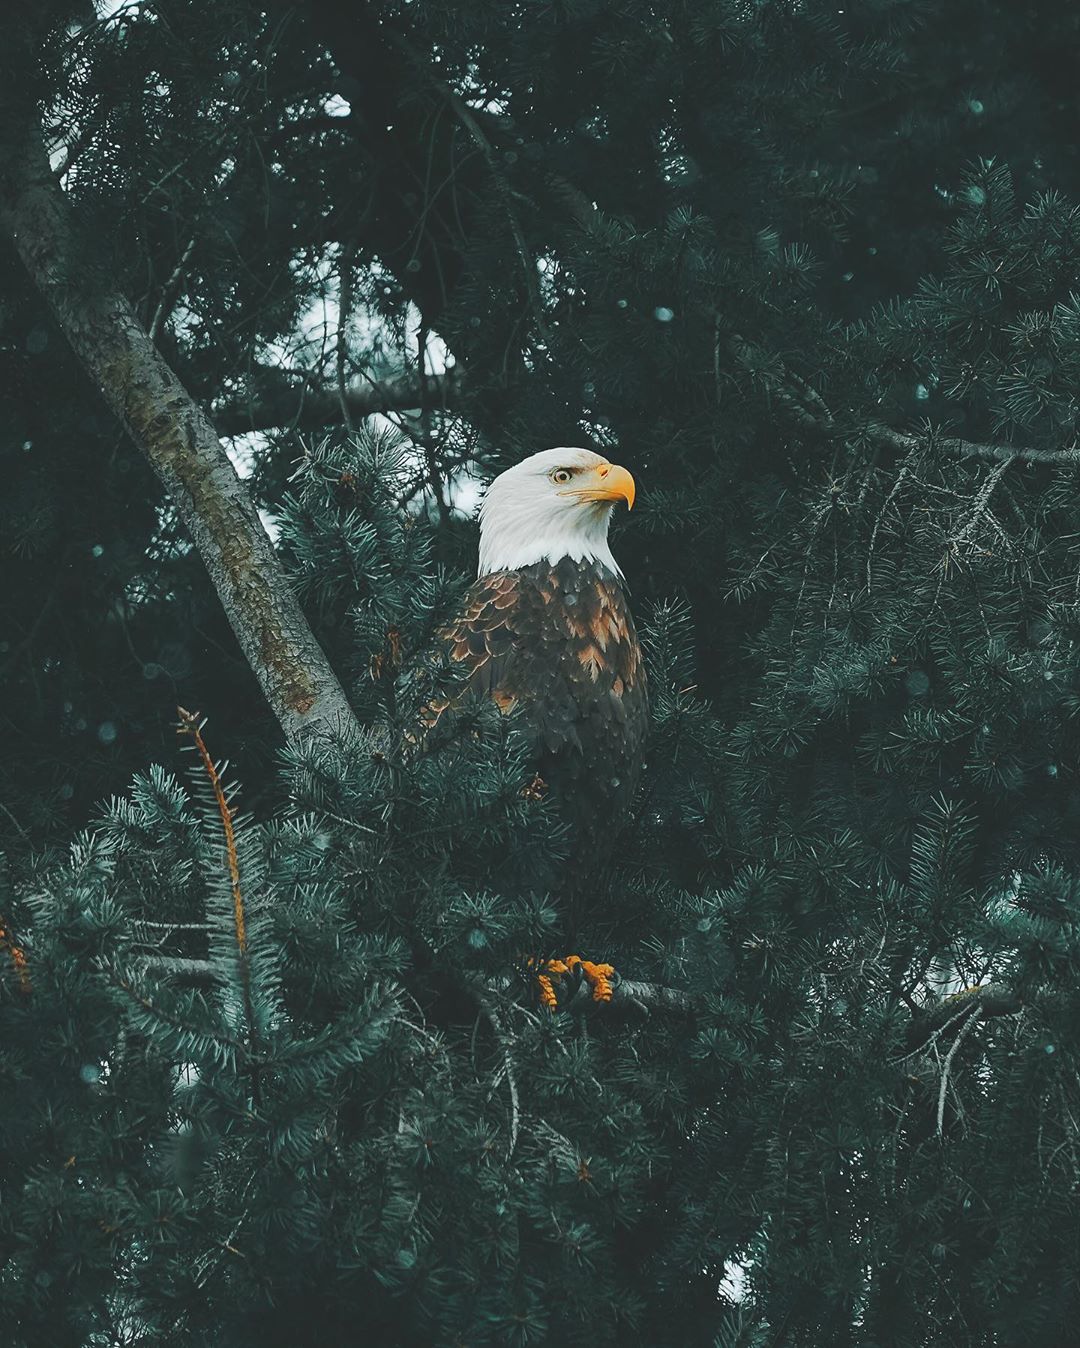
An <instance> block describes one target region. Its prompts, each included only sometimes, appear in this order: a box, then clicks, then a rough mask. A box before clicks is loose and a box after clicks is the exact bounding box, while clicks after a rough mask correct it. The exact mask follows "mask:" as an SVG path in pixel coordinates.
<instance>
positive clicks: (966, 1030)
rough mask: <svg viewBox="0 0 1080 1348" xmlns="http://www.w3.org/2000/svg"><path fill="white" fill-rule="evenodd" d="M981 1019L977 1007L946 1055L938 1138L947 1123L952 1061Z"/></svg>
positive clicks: (942, 1069) (940, 1092)
mask: <svg viewBox="0 0 1080 1348" xmlns="http://www.w3.org/2000/svg"><path fill="white" fill-rule="evenodd" d="M981 1019H982V1007H981V1006H978V1005H976V1007H975V1010H974V1011H973V1012H972V1013H971V1015H970V1016H969V1017H968V1019H967V1020H966V1021H965V1022H964V1024H963V1025H961V1027H960V1033H959V1034H958V1035H957V1036H956V1038H955V1039H954V1040H953V1044H952V1047H951V1048H950V1049H949V1051H948V1053H947V1054H946V1055H945V1062H944V1064H943V1065H942V1068H941V1089H940V1090H939V1091H938V1101H937V1135H938V1137H940V1136H941V1130H942V1126H943V1124H944V1121H945V1096H946V1093H947V1092H948V1089H949V1070H950V1068H951V1067H952V1060H953V1059H954V1058H955V1057H956V1054H957V1052H958V1050H959V1048H960V1045H961V1044H962V1043H963V1042H964V1040H965V1039H966V1038H967V1036H968V1035H969V1034H970V1033H971V1028H972V1026H973V1025H974V1024H975V1022H976V1021H977V1020H981Z"/></svg>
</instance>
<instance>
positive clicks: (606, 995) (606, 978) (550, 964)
mask: <svg viewBox="0 0 1080 1348" xmlns="http://www.w3.org/2000/svg"><path fill="white" fill-rule="evenodd" d="M543 967H544V972H543V973H542V974H537V977H536V981H537V982H538V983H539V984H540V1004H541V1005H542V1006H545V1007H547V1009H548V1010H549V1011H555V1010H557V1009H558V1005H559V999H558V995H557V994H556V992H555V981H556V979H560V978H562V977H563V975H564V974H572V973H574V972H575V971H576V970H580V971H581V975H582V977H583V978H584V979H585V981H586V983H588V985H589V988H590V990H591V991H592V999H593V1001H594V1002H610V1001H611V999H612V996H613V995H614V991H615V989H614V987H613V985H612V982H611V980H612V978H613V976H614V974H615V966H614V965H613V964H596V963H594V962H593V961H592V960H583V959H582V958H581V956H580V955H567V956H566V958H565V959H561V960H558V959H556V960H545V961H544V966H543Z"/></svg>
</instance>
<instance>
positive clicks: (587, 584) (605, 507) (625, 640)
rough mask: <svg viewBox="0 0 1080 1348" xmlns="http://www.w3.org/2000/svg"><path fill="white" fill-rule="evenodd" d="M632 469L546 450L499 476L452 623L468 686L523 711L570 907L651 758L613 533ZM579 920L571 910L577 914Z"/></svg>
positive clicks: (639, 664)
mask: <svg viewBox="0 0 1080 1348" xmlns="http://www.w3.org/2000/svg"><path fill="white" fill-rule="evenodd" d="M619 501H625V503H626V505H627V507H628V508H632V507H633V504H634V479H633V478H632V477H631V476H630V474H629V473H628V472H627V470H626V469H625V468H621V467H620V466H619V465H618V464H614V463H609V462H608V460H607V459H605V458H602V457H601V456H600V455H599V454H594V453H592V452H591V451H590V450H587V449H546V450H543V451H541V452H540V453H539V454H533V455H532V456H531V457H530V458H527V459H524V460H523V461H522V462H521V463H518V464H515V465H514V467H512V468H509V469H507V470H506V472H504V473H502V474H500V475H499V476H498V477H497V478H496V479H495V480H494V481H493V482H492V484H491V486H490V487H489V488H488V491H487V494H486V496H485V498H484V501H483V504H482V506H481V510H480V566H479V575H478V578H477V580H476V582H475V583H474V585H473V586H472V588H471V590H470V591H469V593H468V595H467V597H466V601H465V604H464V607H463V610H462V612H461V614H460V616H459V617H458V619H457V621H456V622H454V623H453V624H452V625H451V626H450V628H449V629H448V631H447V633H446V640H447V645H448V650H449V655H450V659H451V660H452V661H453V662H455V663H456V664H457V665H458V666H459V667H461V668H462V669H463V670H464V671H465V673H466V675H467V685H468V687H469V688H470V689H472V690H473V691H475V692H478V693H481V694H483V695H485V696H488V697H491V698H492V699H493V700H494V701H495V702H496V703H497V705H498V706H499V707H500V708H501V709H502V710H503V711H506V712H509V711H511V710H514V709H520V712H521V718H522V720H523V721H524V722H525V725H526V726H527V728H528V730H529V731H530V733H531V734H532V736H533V737H534V739H535V743H536V751H537V760H536V765H537V773H538V775H539V778H540V779H541V781H542V782H543V784H544V787H545V788H549V789H550V791H551V794H552V798H553V801H554V803H555V805H556V807H557V808H558V810H559V813H560V815H561V817H562V818H563V819H564V820H565V822H566V823H567V825H568V828H569V835H570V848H571V856H570V863H569V865H568V867H567V875H568V877H569V879H568V882H567V885H566V886H565V889H564V894H563V896H562V897H563V898H564V899H566V900H568V906H569V908H570V909H571V911H572V910H573V909H574V908H575V907H576V906H577V904H578V903H580V901H581V900H582V898H583V897H584V895H583V893H582V890H583V887H586V886H587V885H588V884H589V883H590V882H591V881H592V880H593V879H595V876H596V874H597V871H598V868H599V867H601V866H602V864H603V862H604V860H605V858H606V857H607V855H609V853H610V848H611V842H612V839H613V837H614V835H615V834H616V832H617V830H618V826H619V825H620V823H622V822H624V821H625V819H626V817H627V815H628V812H629V807H630V803H631V799H632V796H633V793H634V788H635V785H636V783H637V779H638V775H639V772H640V768H641V758H642V751H643V746H644V742H645V730H646V723H647V720H648V701H647V695H646V687H645V669H644V664H643V661H642V655H641V646H640V644H639V642H638V637H637V632H636V631H635V629H634V620H633V618H632V617H631V616H630V608H629V605H628V603H627V597H626V589H625V587H624V584H623V576H622V572H621V570H620V569H619V566H618V563H617V562H616V561H615V558H614V557H613V556H612V553H611V548H610V546H609V544H608V525H609V524H610V522H611V515H612V512H613V510H614V508H615V505H616V503H617V502H619ZM571 920H572V918H571Z"/></svg>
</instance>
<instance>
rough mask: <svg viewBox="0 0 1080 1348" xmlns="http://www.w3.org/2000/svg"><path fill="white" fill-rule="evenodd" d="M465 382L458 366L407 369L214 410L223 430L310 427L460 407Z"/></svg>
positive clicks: (238, 432)
mask: <svg viewBox="0 0 1080 1348" xmlns="http://www.w3.org/2000/svg"><path fill="white" fill-rule="evenodd" d="M463 383H464V378H463V375H462V373H461V371H460V370H458V369H456V368H451V369H449V370H447V371H446V372H445V373H444V374H434V375H432V374H429V375H425V376H423V377H422V376H421V375H420V374H419V373H417V372H415V371H409V372H408V373H406V374H400V375H395V376H394V377H393V378H392V379H381V380H372V381H370V382H369V383H368V384H367V385H366V386H364V387H360V388H355V387H354V388H344V389H341V388H339V389H335V390H334V391H333V392H323V393H314V394H308V393H304V392H302V391H299V390H297V389H295V388H289V389H284V388H283V389H282V390H281V392H280V394H279V395H278V396H274V395H271V396H270V397H266V396H265V395H264V396H261V397H260V398H258V399H257V400H255V401H252V402H244V401H234V402H226V403H223V404H221V405H220V406H219V407H217V408H216V409H215V410H214V411H213V412H212V413H211V415H212V416H213V419H214V425H215V426H216V427H217V431H218V434H219V435H226V436H229V435H244V434H246V433H247V432H249V431H269V430H276V429H288V430H296V431H311V430H318V429H320V428H321V427H323V426H338V425H341V424H342V423H345V424H346V425H347V424H348V420H349V418H353V419H362V418H364V417H370V416H372V415H373V414H374V413H376V412H406V411H411V410H412V409H413V408H423V407H430V406H433V405H434V406H440V407H446V408H451V407H456V406H457V405H458V404H459V403H460V401H461V391H462V386H463Z"/></svg>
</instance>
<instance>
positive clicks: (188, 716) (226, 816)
mask: <svg viewBox="0 0 1080 1348" xmlns="http://www.w3.org/2000/svg"><path fill="white" fill-rule="evenodd" d="M176 711H177V715H178V716H179V717H180V725H179V726H178V727H177V732H176V733H177V734H178V735H190V736H191V738H192V739H193V740H194V741H195V748H196V749H197V750H198V754H199V757H200V758H201V759H202V765H203V768H204V770H205V772H206V775H207V777H208V778H209V779H210V787H211V789H212V790H213V793H214V800H215V801H216V802H217V807H218V813H219V814H220V815H221V826H222V829H223V830H224V833H225V852H226V855H227V856H228V860H229V882H230V884H231V886H232V899H233V920H234V922H235V923H236V944H237V946H238V947H239V949H240V955H241V960H242V962H243V966H244V968H245V970H246V967H247V923H246V921H245V917H244V896H243V894H242V893H241V891H240V858H239V857H238V856H237V853H236V829H235V827H234V822H233V812H232V807H231V806H230V805H229V802H228V800H227V799H226V797H225V789H224V787H223V786H222V784H221V774H220V773H219V772H218V770H217V765H216V764H215V762H214V760H213V759H212V758H211V757H210V751H209V750H208V749H207V747H206V741H205V740H204V739H203V737H202V728H203V726H204V725H205V724H206V721H205V719H200V716H199V713H198V712H197V711H187V710H186V709H185V708H184V707H177V709H176Z"/></svg>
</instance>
